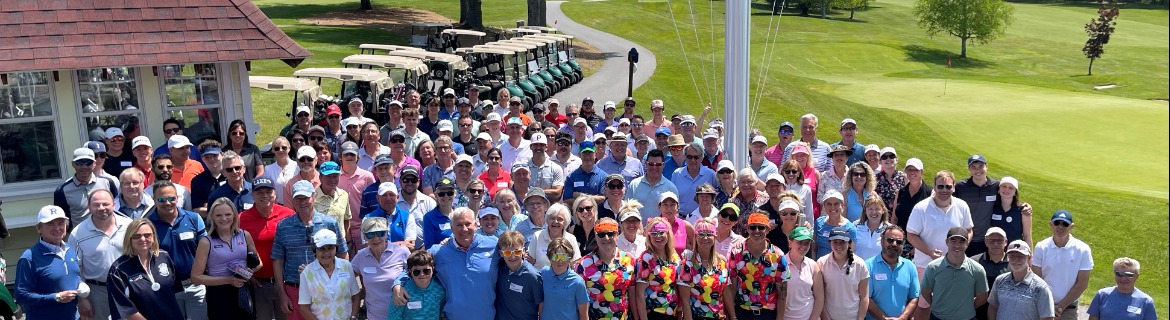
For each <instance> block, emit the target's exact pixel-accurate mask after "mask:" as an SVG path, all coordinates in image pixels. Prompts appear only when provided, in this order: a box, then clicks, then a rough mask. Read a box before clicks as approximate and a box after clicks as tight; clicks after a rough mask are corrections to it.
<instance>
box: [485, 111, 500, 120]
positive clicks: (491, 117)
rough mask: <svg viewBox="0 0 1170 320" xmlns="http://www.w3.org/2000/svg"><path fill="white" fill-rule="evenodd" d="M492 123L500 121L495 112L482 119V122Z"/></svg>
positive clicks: (498, 115)
mask: <svg viewBox="0 0 1170 320" xmlns="http://www.w3.org/2000/svg"><path fill="white" fill-rule="evenodd" d="M492 121H496V122H499V121H500V114H499V113H495V112H492V113H488V115H487V117H486V118H484V122H492Z"/></svg>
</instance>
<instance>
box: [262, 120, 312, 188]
mask: <svg viewBox="0 0 1170 320" xmlns="http://www.w3.org/2000/svg"><path fill="white" fill-rule="evenodd" d="M302 139H303V138H302ZM302 141H303V140H302ZM271 150H272V154H273V155H274V157H273V160H274V161H273V162H272V163H271V164H269V165H267V166H265V167H264V175H263V176H260V177H261V178H267V179H269V180H272V183H273V185H274V186H275V187H276V190H284V184H285V183H288V180H289V179H292V177H293V176H296V175H297V173H298V172H300V167H298V166H297V162H296V161H294V160H293V159H292V158H290V157H289V153H290V152H292V150H293V149H292V144H290V143H289V142H288V138H285V137H284V136H277V137H276V139H272V149H271ZM284 201H285V200H284V194H282V193H277V195H276V203H285V202H284Z"/></svg>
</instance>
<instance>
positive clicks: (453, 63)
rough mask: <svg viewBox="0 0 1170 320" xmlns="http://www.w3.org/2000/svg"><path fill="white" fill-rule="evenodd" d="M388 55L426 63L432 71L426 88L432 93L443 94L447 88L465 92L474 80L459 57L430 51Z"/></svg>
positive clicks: (399, 52)
mask: <svg viewBox="0 0 1170 320" xmlns="http://www.w3.org/2000/svg"><path fill="white" fill-rule="evenodd" d="M387 55H389V56H392V57H402V58H412V59H419V60H422V61H423V62H425V63H426V64H427V68H428V69H429V70H430V71H429V72H427V76H426V78H425V85H426V87H425V88H426V90H427V91H430V92H435V93H439V92H443V89H445V88H452V89H455V91H456V92H464V91H465V90H467V86H468V85H469V84H470V83H471V82H472V80H473V79H472V76H471V72H470V66H468V65H467V62H466V61H464V60H463V57H460V56H458V55H454V54H446V53H439V52H430V51H392V52H389V53H387Z"/></svg>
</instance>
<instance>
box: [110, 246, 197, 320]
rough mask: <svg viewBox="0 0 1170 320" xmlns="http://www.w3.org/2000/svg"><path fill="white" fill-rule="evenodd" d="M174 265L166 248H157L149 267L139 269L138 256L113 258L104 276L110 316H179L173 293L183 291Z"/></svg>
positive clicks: (154, 317)
mask: <svg viewBox="0 0 1170 320" xmlns="http://www.w3.org/2000/svg"><path fill="white" fill-rule="evenodd" d="M174 265H175V264H174V262H173V261H171V256H170V255H169V254H167V252H166V251H159V253H158V256H156V257H154V258H151V259H150V270H143V268H142V264H141V263H139V262H138V257H132V256H122V257H120V258H118V260H115V261H114V264H113V265H112V266H111V267H110V275H109V276H107V278H106V286H107V288H108V292H109V297H110V313H111V314H112V315H113V317H112V318H113V319H125V318H126V317H128V316H130V315H132V314H134V313H141V314H142V316H143V317H145V318H147V319H182V318H183V313H182V312H181V311H180V310H181V309H179V301H178V300H176V299H175V294H176V293H178V292H183V285H182V283H180V282H179V278H178V277H177V275H176V273H177V272H176V270H175V267H174ZM147 272H149V276H148V275H147ZM152 277H153V279H154V280H153V281H151V278H152ZM153 283H158V285H159V289H158V290H154V289H153V288H151V287H152V286H153Z"/></svg>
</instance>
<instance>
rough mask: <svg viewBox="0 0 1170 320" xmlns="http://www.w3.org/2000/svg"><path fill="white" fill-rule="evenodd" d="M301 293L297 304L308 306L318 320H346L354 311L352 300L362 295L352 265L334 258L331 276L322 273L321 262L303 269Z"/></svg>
mask: <svg viewBox="0 0 1170 320" xmlns="http://www.w3.org/2000/svg"><path fill="white" fill-rule="evenodd" d="M300 278H301V279H300V284H301V286H299V287H298V288H297V290H299V291H300V294H299V295H298V296H299V297H298V298H297V304H300V305H309V310H311V311H312V312H313V315H315V316H317V318H319V319H349V316H350V312H351V311H353V299H351V298H350V297H353V296H354V295H356V294H358V292H361V290H362V288H361V287H359V286H358V283H357V277H356V276H355V275H354V272H353V265H351V264H350V263H349V261H347V260H345V259H342V258H338V257H334V258H333V273H332V274H330V273H328V272H325V268H324V267H322V266H321V262H318V261H317V260H315V259H314V260H313V263H310V264H309V265H307V266H305V272H302V273H301V276H300Z"/></svg>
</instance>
